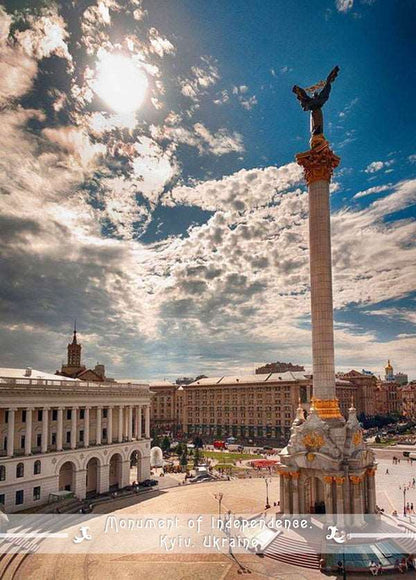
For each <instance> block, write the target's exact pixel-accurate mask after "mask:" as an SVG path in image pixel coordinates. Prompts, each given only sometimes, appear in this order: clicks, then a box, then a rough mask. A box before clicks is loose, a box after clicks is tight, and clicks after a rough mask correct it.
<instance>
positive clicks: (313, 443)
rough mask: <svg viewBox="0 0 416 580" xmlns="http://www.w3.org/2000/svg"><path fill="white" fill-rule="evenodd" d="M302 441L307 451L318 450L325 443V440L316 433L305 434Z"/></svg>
mask: <svg viewBox="0 0 416 580" xmlns="http://www.w3.org/2000/svg"><path fill="white" fill-rule="evenodd" d="M302 441H303V444H304V446H305V447H306V448H307V449H320V448H321V447H322V445H323V444H324V443H325V439H324V438H323V437H322V435H319V434H318V433H307V434H306V435H305V436H304V437H303V439H302Z"/></svg>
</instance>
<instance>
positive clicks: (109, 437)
mask: <svg viewBox="0 0 416 580" xmlns="http://www.w3.org/2000/svg"><path fill="white" fill-rule="evenodd" d="M107 442H108V443H112V442H113V407H108V411H107Z"/></svg>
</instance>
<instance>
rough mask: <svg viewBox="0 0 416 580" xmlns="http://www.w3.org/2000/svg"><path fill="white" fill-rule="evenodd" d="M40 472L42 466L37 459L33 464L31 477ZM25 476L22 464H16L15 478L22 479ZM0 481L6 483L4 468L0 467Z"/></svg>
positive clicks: (3, 466)
mask: <svg viewBox="0 0 416 580" xmlns="http://www.w3.org/2000/svg"><path fill="white" fill-rule="evenodd" d="M41 470H42V464H41V462H40V461H39V459H37V460H36V461H35V463H34V464H33V475H39V474H40V472H41ZM24 475H25V466H24V463H18V464H17V465H16V477H24ZM0 481H6V466H5V465H0Z"/></svg>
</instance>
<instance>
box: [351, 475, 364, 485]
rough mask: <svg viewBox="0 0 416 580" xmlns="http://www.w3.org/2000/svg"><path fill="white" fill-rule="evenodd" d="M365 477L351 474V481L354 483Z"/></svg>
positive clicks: (356, 483)
mask: <svg viewBox="0 0 416 580" xmlns="http://www.w3.org/2000/svg"><path fill="white" fill-rule="evenodd" d="M362 480H363V478H362V477H361V476H360V475H350V481H351V483H352V484H353V485H358V484H359V483H361V482H362Z"/></svg>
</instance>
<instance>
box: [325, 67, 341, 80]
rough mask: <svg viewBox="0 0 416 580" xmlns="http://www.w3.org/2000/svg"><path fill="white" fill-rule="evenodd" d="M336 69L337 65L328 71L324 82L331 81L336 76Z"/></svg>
mask: <svg viewBox="0 0 416 580" xmlns="http://www.w3.org/2000/svg"><path fill="white" fill-rule="evenodd" d="M338 71H339V66H334V68H333V69H332V70H331V72H330V73H329V75H328V77H327V79H326V82H327V83H333V82H334V80H335V79H336V78H337V76H338Z"/></svg>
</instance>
